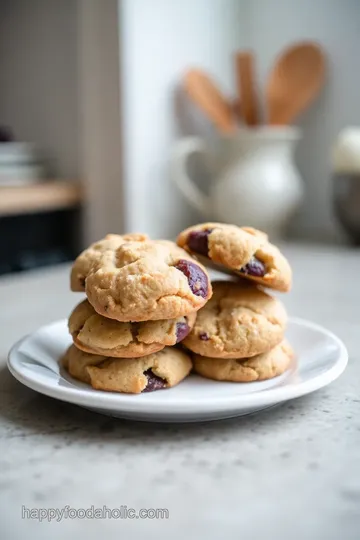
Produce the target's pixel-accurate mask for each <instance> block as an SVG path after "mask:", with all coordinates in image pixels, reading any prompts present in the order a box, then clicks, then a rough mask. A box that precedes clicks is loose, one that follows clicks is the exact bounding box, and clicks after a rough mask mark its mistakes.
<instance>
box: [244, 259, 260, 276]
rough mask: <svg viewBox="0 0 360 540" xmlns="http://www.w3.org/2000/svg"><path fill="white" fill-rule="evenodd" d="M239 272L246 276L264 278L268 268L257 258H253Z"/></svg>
mask: <svg viewBox="0 0 360 540" xmlns="http://www.w3.org/2000/svg"><path fill="white" fill-rule="evenodd" d="M239 271H240V272H241V273H242V274H245V275H246V276H254V277H264V276H265V274H266V266H265V264H264V263H262V262H261V261H259V259H257V258H256V257H252V258H251V259H250V261H249V262H248V263H247V264H246V265H245V266H243V267H242V268H240V270H239Z"/></svg>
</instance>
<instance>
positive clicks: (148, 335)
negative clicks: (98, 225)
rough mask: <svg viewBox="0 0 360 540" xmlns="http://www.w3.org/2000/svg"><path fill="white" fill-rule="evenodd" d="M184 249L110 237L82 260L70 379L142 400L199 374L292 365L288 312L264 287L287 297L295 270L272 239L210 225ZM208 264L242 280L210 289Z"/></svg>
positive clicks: (270, 370) (276, 370) (246, 374)
mask: <svg viewBox="0 0 360 540" xmlns="http://www.w3.org/2000/svg"><path fill="white" fill-rule="evenodd" d="M177 244H178V245H176V244H175V243H173V242H169V241H166V240H150V239H149V238H148V237H147V236H145V235H139V234H129V235H124V236H120V235H108V236H107V237H106V238H104V239H103V240H101V241H100V242H97V243H95V244H93V245H91V246H90V247H89V248H88V249H86V250H85V251H84V252H83V253H82V254H81V255H80V256H79V257H78V258H77V259H76V261H75V263H74V265H73V268H72V272H71V289H72V290H73V291H84V292H85V293H86V297H87V298H86V299H85V300H83V301H82V302H81V303H80V304H79V305H78V306H77V307H76V308H75V309H74V311H73V312H72V314H71V315H70V318H69V331H70V334H71V336H72V338H73V345H72V346H71V347H70V348H69V350H68V351H67V354H66V356H65V366H66V367H67V369H68V371H69V372H70V374H71V375H72V376H73V377H75V378H77V379H80V380H81V381H84V382H87V383H89V384H91V385H92V387H93V388H95V389H99V390H107V391H115V392H126V393H141V392H148V391H153V390H159V389H161V388H168V387H172V386H174V385H176V384H177V383H179V382H180V381H181V380H183V379H184V378H185V377H187V375H188V374H189V373H190V371H191V369H192V368H194V370H195V371H196V372H197V373H198V374H199V375H202V376H203V377H207V378H210V379H215V380H221V381H234V382H249V381H255V380H263V379H269V378H272V377H275V376H277V375H280V374H281V373H283V372H284V371H285V370H286V369H287V368H288V367H289V364H290V362H291V358H292V351H291V348H290V346H289V345H288V344H287V343H286V342H285V340H284V331H285V327H286V319H287V316H286V312H285V309H284V307H283V305H282V304H281V302H280V301H279V300H278V299H277V298H274V297H272V296H271V295H269V294H268V293H266V292H264V290H263V288H264V287H268V288H272V289H276V290H278V291H283V292H286V291H288V290H289V289H290V286H291V269H290V266H289V264H288V262H287V260H286V259H285V257H284V256H283V255H282V254H281V253H280V251H279V250H278V249H277V248H276V247H275V246H273V245H272V244H270V243H269V241H268V238H267V236H266V234H264V233H262V232H260V231H256V230H254V229H251V228H246V227H243V228H240V227H236V226H233V225H225V224H219V223H205V224H202V225H197V226H195V227H191V228H190V229H186V230H185V231H183V232H182V233H181V234H180V235H179V237H178V240H177ZM202 263H204V265H205V266H210V267H215V268H216V269H217V270H221V271H223V272H226V273H230V274H232V275H233V276H234V277H235V278H236V279H234V280H232V281H229V280H226V281H216V282H214V283H213V284H211V282H210V279H209V276H208V274H207V271H206V269H205V267H204V266H203V264H202ZM180 342H181V347H179V346H178V344H179V343H180ZM190 355H191V356H190Z"/></svg>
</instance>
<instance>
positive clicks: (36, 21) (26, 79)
mask: <svg viewBox="0 0 360 540" xmlns="http://www.w3.org/2000/svg"><path fill="white" fill-rule="evenodd" d="M0 10H1V16H0V124H8V125H9V126H10V127H12V128H13V130H14V133H15V135H16V138H17V139H18V140H19V139H20V140H25V141H36V142H37V143H38V144H39V145H40V146H41V147H43V148H44V149H45V150H46V151H47V154H48V155H49V156H50V157H53V158H54V159H55V172H56V173H57V175H59V176H62V177H66V178H77V177H78V174H79V151H78V107H77V99H78V87H77V84H78V81H77V76H78V68H77V36H76V28H77V2H76V1H74V0H31V1H29V0H0Z"/></svg>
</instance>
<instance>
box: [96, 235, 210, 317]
mask: <svg viewBox="0 0 360 540" xmlns="http://www.w3.org/2000/svg"><path fill="white" fill-rule="evenodd" d="M86 295H87V297H88V300H89V302H90V304H91V305H92V306H93V307H94V309H95V311H97V313H99V314H100V315H103V316H104V317H107V318H110V319H116V320H118V321H123V322H128V321H137V322H139V321H150V320H151V321H152V320H160V319H176V318H178V317H182V316H184V315H188V314H190V313H192V312H194V311H197V310H198V309H200V308H201V307H202V306H203V305H204V304H205V303H206V302H207V300H208V299H209V298H210V297H211V295H212V288H211V283H210V279H209V276H208V274H207V272H206V270H205V268H204V267H203V266H202V265H201V264H200V263H198V262H197V261H195V260H194V259H193V258H192V257H191V256H190V255H188V253H186V251H184V250H183V249H181V248H179V247H178V246H177V245H176V244H175V243H174V242H169V241H166V240H158V241H153V240H148V241H144V242H127V243H123V244H121V245H120V246H118V247H117V248H115V249H112V250H111V249H108V250H106V251H104V252H102V253H101V255H100V256H99V257H98V259H97V260H96V261H93V263H92V265H91V268H90V269H89V273H88V275H87V276H86Z"/></svg>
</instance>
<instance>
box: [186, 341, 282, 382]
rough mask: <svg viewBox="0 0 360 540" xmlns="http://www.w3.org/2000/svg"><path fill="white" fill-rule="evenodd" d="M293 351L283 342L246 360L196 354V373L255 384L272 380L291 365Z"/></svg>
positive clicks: (194, 360) (207, 376)
mask: <svg viewBox="0 0 360 540" xmlns="http://www.w3.org/2000/svg"><path fill="white" fill-rule="evenodd" d="M292 359H293V351H292V349H291V347H290V345H289V344H288V343H286V342H285V341H283V342H282V343H281V344H279V345H277V346H276V347H274V348H273V349H272V350H271V351H268V352H265V353H262V354H258V355H257V356H253V357H252V358H246V359H235V358H231V359H224V358H209V357H203V356H200V355H198V354H195V355H194V357H193V362H194V371H195V372H196V373H198V374H199V375H202V376H203V377H206V378H207V379H215V380H216V381H232V382H253V381H264V380H266V379H272V378H274V377H277V376H278V375H281V374H282V373H284V372H285V371H286V370H287V369H288V368H289V367H290V365H291V361H292Z"/></svg>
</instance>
